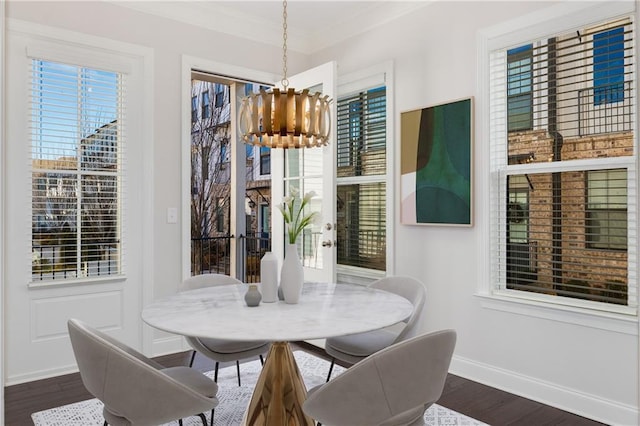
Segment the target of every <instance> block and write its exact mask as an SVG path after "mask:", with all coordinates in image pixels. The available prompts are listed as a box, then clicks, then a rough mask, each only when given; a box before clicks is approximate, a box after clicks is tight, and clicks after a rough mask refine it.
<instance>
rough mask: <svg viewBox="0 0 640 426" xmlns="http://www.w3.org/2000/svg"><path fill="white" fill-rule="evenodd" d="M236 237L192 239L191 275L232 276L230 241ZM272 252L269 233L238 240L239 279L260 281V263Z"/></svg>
mask: <svg viewBox="0 0 640 426" xmlns="http://www.w3.org/2000/svg"><path fill="white" fill-rule="evenodd" d="M232 238H235V237H234V236H223V237H209V238H193V239H192V240H191V274H192V275H200V274H207V273H217V274H225V275H231V239H232ZM270 250H271V237H270V235H269V233H265V232H262V233H249V234H247V235H240V236H239V237H238V253H239V258H238V260H237V263H238V265H239V268H238V269H239V271H240V272H239V276H238V277H237V278H238V279H239V280H241V281H243V282H246V283H255V282H259V281H260V260H261V259H262V256H264V254H265V253H266V252H268V251H270Z"/></svg>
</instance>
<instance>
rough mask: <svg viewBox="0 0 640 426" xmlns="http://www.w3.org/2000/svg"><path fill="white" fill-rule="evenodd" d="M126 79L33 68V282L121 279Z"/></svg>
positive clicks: (51, 65)
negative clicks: (103, 277) (91, 278)
mask: <svg viewBox="0 0 640 426" xmlns="http://www.w3.org/2000/svg"><path fill="white" fill-rule="evenodd" d="M123 80H124V75H122V74H119V73H115V72H108V71H101V70H97V69H91V68H85V67H80V66H76V65H69V64H64V63H58V62H50V61H44V60H40V59H33V60H32V62H31V88H30V90H31V96H30V117H31V180H32V186H31V188H32V189H31V200H32V205H31V210H32V224H33V226H32V234H31V248H32V267H31V272H32V280H33V281H47V280H65V279H72V278H78V277H101V276H109V275H117V274H120V254H121V243H120V240H121V236H120V227H121V226H120V214H121V210H122V206H121V190H122V185H123V182H122V176H123V170H122V162H121V159H120V155H121V152H122V149H123V145H124V140H125V139H124V134H123V128H124V126H123V119H124V111H123V96H124V93H123V89H122V87H123Z"/></svg>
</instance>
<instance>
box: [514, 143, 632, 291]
mask: <svg viewBox="0 0 640 426" xmlns="http://www.w3.org/2000/svg"><path fill="white" fill-rule="evenodd" d="M553 143H554V142H553V138H552V137H551V136H550V135H549V134H548V133H547V132H546V131H545V130H533V131H528V132H512V133H510V134H509V159H510V160H509V161H510V164H517V163H525V162H546V161H552V160H553ZM531 154H533V155H531ZM628 155H633V135H632V133H630V132H621V133H612V134H603V135H591V136H588V137H582V138H580V137H575V138H567V139H564V141H563V145H562V150H561V158H562V160H563V161H567V160H574V159H585V158H601V157H619V156H628ZM528 178H529V181H530V184H531V186H532V187H533V190H531V189H530V190H529V242H530V243H531V244H533V245H535V246H537V253H536V255H535V259H536V264H535V265H533V266H534V267H535V266H537V272H538V275H537V284H535V287H537V288H546V289H549V291H551V292H553V288H554V284H553V278H552V276H551V270H552V265H553V263H552V249H553V247H552V241H551V238H552V229H553V228H552V226H553V222H552V219H553V211H552V210H553V203H552V200H553V198H552V174H550V173H544V174H531V175H529V176H528ZM561 197H562V204H561V209H560V217H561V225H562V261H563V270H562V274H561V275H562V278H563V283H569V282H573V283H575V282H576V281H581V282H585V283H587V284H588V289H586V290H585V292H589V293H594V294H595V293H600V292H599V291H598V290H597V289H604V288H607V287H610V286H611V284H610V283H611V282H612V281H615V282H616V283H618V285H620V284H622V285H623V286H626V283H627V274H626V271H627V252H626V251H615V250H598V249H588V248H587V241H586V234H585V229H586V228H585V226H586V211H585V206H586V179H585V172H563V173H562V174H561ZM603 272H604V275H603ZM614 272H615V274H616V275H617V274H619V277H618V276H617V277H616V278H615V279H614V280H612V279H611V276H610V275H611V274H612V273H614Z"/></svg>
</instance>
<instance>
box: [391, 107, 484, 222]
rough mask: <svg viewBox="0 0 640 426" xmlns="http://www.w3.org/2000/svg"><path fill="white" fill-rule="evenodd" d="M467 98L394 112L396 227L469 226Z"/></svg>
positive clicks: (469, 121)
mask: <svg viewBox="0 0 640 426" xmlns="http://www.w3.org/2000/svg"><path fill="white" fill-rule="evenodd" d="M472 111H473V99H472V98H468V99H462V100H459V101H454V102H450V103H446V104H442V105H436V106H431V107H427V108H422V109H417V110H413V111H406V112H403V113H401V114H400V163H401V164H400V170H401V171H400V173H401V179H400V193H401V207H400V217H401V220H400V221H401V223H403V224H406V225H421V224H430V225H461V226H464V225H466V226H471V224H472V223H471V217H472V208H471V206H472V204H471V202H472V200H471V172H472V170H471V165H472V164H471V153H472V146H471V144H472V129H473V123H472Z"/></svg>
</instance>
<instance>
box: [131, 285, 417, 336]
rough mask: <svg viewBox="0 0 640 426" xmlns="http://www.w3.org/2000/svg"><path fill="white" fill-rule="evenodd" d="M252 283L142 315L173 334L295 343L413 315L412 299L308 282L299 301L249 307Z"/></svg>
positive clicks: (178, 299)
mask: <svg viewBox="0 0 640 426" xmlns="http://www.w3.org/2000/svg"><path fill="white" fill-rule="evenodd" d="M247 288H248V286H247V285H246V284H242V285H233V284H232V285H225V286H216V287H207V288H201V289H197V290H190V291H184V292H181V293H178V294H176V295H173V296H171V297H168V298H165V299H161V300H158V301H156V302H154V303H152V304H151V305H149V306H147V307H145V308H144V309H143V311H142V319H143V320H144V322H146V323H147V324H149V325H150V326H152V327H154V328H157V329H160V330H164V331H168V332H170V333H175V334H181V335H189V336H198V337H212V338H219V339H228V340H269V341H296V340H308V339H320V338H326V337H331V336H341V335H345V334H352V333H360V332H363V331H370V330H375V329H378V328H382V327H386V326H389V325H392V324H395V323H397V322H399V321H402V320H404V319H406V318H407V317H409V315H410V314H411V312H412V310H413V305H412V304H411V302H409V301H408V300H407V299H405V298H403V297H401V296H398V295H395V294H393V293H389V292H386V291H382V290H376V289H370V288H368V287H364V286H360V285H352V284H327V283H305V284H304V286H303V291H302V296H301V297H300V302H299V303H297V304H287V303H285V302H283V301H280V302H275V303H260V305H259V306H256V307H248V306H247V305H246V304H245V302H244V294H245V292H246V290H247Z"/></svg>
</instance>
